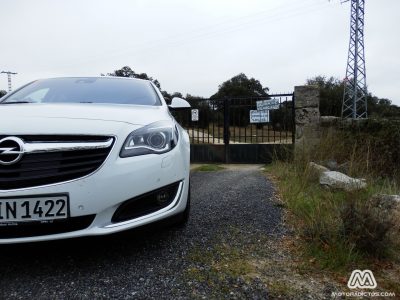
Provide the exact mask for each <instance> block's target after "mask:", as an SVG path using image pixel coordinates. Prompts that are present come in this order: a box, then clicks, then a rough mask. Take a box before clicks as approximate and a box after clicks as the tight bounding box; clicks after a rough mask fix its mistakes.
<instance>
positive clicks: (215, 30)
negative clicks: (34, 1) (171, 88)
mask: <svg viewBox="0 0 400 300" xmlns="http://www.w3.org/2000/svg"><path fill="white" fill-rule="evenodd" d="M296 4H297V3H296ZM298 4H300V5H294V6H292V7H289V8H287V7H285V6H284V5H281V6H279V7H276V8H274V9H270V10H264V11H258V12H256V13H253V14H250V15H247V16H243V17H240V18H235V19H231V20H226V21H222V22H218V23H214V24H210V25H208V26H204V27H200V28H197V29H194V30H192V31H186V32H183V33H180V34H176V35H171V36H167V37H165V38H161V39H157V40H152V41H148V42H144V43H140V44H137V45H128V46H125V47H123V49H122V50H116V51H110V52H108V53H104V54H103V55H98V56H97V57H91V58H90V59H85V60H81V61H80V62H79V63H74V65H78V64H79V65H80V64H84V63H87V62H94V61H98V60H104V59H109V58H112V57H120V56H123V55H132V54H133V53H140V52H146V53H147V52H148V51H149V50H153V49H156V50H158V49H160V50H163V49H165V48H166V47H174V46H177V45H185V44H189V43H192V42H195V41H199V40H205V39H210V38H213V37H216V36H221V35H226V34H230V33H234V32H238V31H243V30H245V29H248V28H251V27H252V26H254V25H257V24H261V23H262V24H265V23H272V22H277V21H280V20H284V19H287V18H292V17H296V16H299V15H303V14H308V13H312V12H313V11H315V10H316V9H319V8H320V7H322V6H324V5H325V4H324V3H323V2H319V1H315V0H306V1H304V2H298ZM66 66H68V67H69V66H71V64H68V65H66Z"/></svg>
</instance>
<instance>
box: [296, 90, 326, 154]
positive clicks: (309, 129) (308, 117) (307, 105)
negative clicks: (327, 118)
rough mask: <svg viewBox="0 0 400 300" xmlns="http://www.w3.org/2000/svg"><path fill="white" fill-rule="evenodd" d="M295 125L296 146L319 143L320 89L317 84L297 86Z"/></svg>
mask: <svg viewBox="0 0 400 300" xmlns="http://www.w3.org/2000/svg"><path fill="white" fill-rule="evenodd" d="M294 96H295V125H296V136H295V145H296V147H302V146H305V145H307V146H313V145H316V144H318V142H319V139H320V135H321V131H320V113H319V89H318V87H317V86H296V87H295V88H294Z"/></svg>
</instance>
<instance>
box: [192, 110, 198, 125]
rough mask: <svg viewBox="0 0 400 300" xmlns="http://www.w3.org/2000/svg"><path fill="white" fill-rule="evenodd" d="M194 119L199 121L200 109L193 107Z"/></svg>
mask: <svg viewBox="0 0 400 300" xmlns="http://www.w3.org/2000/svg"><path fill="white" fill-rule="evenodd" d="M192 121H194V122H197V121H199V110H198V109H197V108H196V109H192Z"/></svg>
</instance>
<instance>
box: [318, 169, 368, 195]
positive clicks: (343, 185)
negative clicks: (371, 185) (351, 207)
mask: <svg viewBox="0 0 400 300" xmlns="http://www.w3.org/2000/svg"><path fill="white" fill-rule="evenodd" d="M319 183H320V184H321V185H324V186H328V187H330V188H332V189H341V190H345V191H348V192H350V191H354V190H360V189H363V188H365V187H366V186H367V183H366V182H365V179H358V178H352V177H350V176H347V175H345V174H343V173H340V172H336V171H327V172H323V173H322V174H321V176H320V177H319Z"/></svg>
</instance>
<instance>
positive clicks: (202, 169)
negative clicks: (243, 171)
mask: <svg viewBox="0 0 400 300" xmlns="http://www.w3.org/2000/svg"><path fill="white" fill-rule="evenodd" d="M224 169H225V168H224V167H221V166H219V165H211V164H210V165H201V166H199V167H197V168H196V169H195V171H199V172H216V171H221V170H224Z"/></svg>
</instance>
